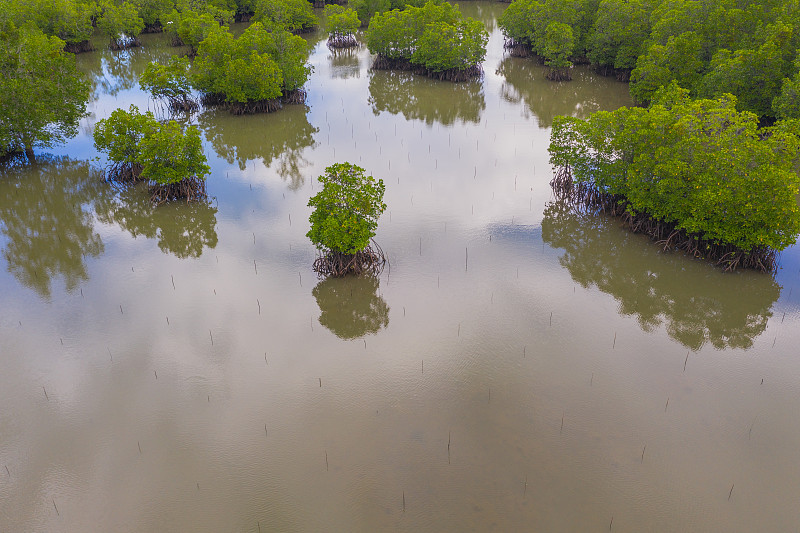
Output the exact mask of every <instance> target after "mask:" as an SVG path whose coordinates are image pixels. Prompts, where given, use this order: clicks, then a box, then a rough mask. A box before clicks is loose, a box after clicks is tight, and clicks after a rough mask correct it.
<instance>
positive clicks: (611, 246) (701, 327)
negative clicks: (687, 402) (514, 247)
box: [542, 203, 781, 350]
mask: <svg viewBox="0 0 800 533" xmlns="http://www.w3.org/2000/svg"><path fill="white" fill-rule="evenodd" d="M542 239H543V240H544V242H546V243H548V244H549V245H550V246H552V247H554V248H561V249H564V255H562V256H561V257H560V258H559V262H560V263H561V265H562V266H563V267H564V268H566V269H567V270H568V271H569V273H570V275H571V276H572V279H573V280H575V282H577V283H579V284H580V285H581V286H582V287H584V288H589V287H591V286H592V285H594V286H596V287H597V288H598V289H599V290H600V291H602V292H605V293H607V294H610V295H611V296H613V297H614V299H615V300H617V302H619V312H620V313H621V314H623V315H633V316H635V317H636V319H637V320H638V322H639V325H640V326H641V328H642V329H643V330H645V331H652V330H654V329H656V328H658V327H659V326H661V325H662V324H663V325H664V326H665V327H666V331H667V334H668V335H669V336H670V337H672V338H673V339H675V340H676V341H678V342H680V343H681V344H683V345H684V346H686V347H687V348H690V349H692V350H699V349H700V348H701V347H702V346H703V345H704V344H706V343H707V342H708V343H711V344H712V345H713V346H714V347H715V348H717V349H725V348H744V349H746V348H750V347H751V346H752V345H753V341H754V339H755V338H756V337H758V336H759V335H761V334H762V333H763V332H764V330H765V329H766V327H767V322H768V321H769V318H770V317H771V316H772V306H773V304H774V303H775V301H776V300H777V299H778V297H779V296H780V290H781V287H780V285H778V284H777V283H776V282H775V280H774V279H773V278H772V277H771V276H769V275H766V274H760V273H756V272H733V273H730V272H727V273H726V272H723V271H722V270H721V269H718V268H716V267H713V266H711V265H709V264H707V263H705V262H703V261H702V260H693V259H692V258H689V257H686V256H684V255H682V254H679V253H663V252H661V250H660V248H659V247H658V245H656V244H655V243H653V242H652V241H649V240H648V239H647V237H645V236H643V235H636V234H633V233H630V232H629V231H628V230H626V229H623V228H620V227H619V223H618V221H617V219H614V218H610V217H607V216H605V215H592V214H576V213H575V212H574V211H573V210H572V209H571V208H570V207H569V206H566V205H563V204H560V203H551V204H549V205H548V206H547V207H546V208H545V211H544V219H543V220H542Z"/></svg>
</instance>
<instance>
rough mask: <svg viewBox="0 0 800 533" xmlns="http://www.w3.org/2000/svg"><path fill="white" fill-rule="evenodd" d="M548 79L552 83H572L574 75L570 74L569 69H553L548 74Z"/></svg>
mask: <svg viewBox="0 0 800 533" xmlns="http://www.w3.org/2000/svg"><path fill="white" fill-rule="evenodd" d="M547 79H548V80H550V81H570V80H571V79H572V75H570V73H569V67H564V68H551V69H550V72H548V73H547Z"/></svg>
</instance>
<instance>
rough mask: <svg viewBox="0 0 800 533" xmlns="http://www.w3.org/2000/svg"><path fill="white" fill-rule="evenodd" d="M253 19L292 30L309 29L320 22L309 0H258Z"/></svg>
mask: <svg viewBox="0 0 800 533" xmlns="http://www.w3.org/2000/svg"><path fill="white" fill-rule="evenodd" d="M253 20H256V21H258V22H262V23H263V24H265V25H277V26H280V27H282V28H284V29H286V30H288V31H290V32H301V31H309V30H311V29H313V28H314V27H315V26H316V25H317V22H318V21H317V17H316V16H315V15H314V10H313V9H312V8H311V4H310V3H309V2H308V0H256V1H255V15H254V16H253Z"/></svg>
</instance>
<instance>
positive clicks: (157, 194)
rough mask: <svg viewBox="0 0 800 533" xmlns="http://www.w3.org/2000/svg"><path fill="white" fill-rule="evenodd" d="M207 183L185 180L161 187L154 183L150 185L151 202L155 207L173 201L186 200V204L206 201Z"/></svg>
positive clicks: (198, 180)
mask: <svg viewBox="0 0 800 533" xmlns="http://www.w3.org/2000/svg"><path fill="white" fill-rule="evenodd" d="M207 198H208V194H206V182H205V180H202V179H198V178H194V177H193V178H184V179H182V180H181V181H179V182H177V183H170V184H169V185H161V184H158V183H152V184H151V185H150V201H152V202H153V204H155V205H161V204H163V203H166V202H169V201H173V200H186V203H187V204H188V203H189V202H194V201H198V200H206V199H207Z"/></svg>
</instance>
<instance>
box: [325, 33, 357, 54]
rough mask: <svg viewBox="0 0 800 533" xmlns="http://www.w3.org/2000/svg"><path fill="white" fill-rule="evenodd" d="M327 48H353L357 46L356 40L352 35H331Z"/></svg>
mask: <svg viewBox="0 0 800 533" xmlns="http://www.w3.org/2000/svg"><path fill="white" fill-rule="evenodd" d="M327 45H328V48H330V49H331V50H334V49H336V48H353V47H356V46H358V39H356V36H355V35H353V34H352V33H332V34H331V35H330V36H329V37H328V42H327Z"/></svg>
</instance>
